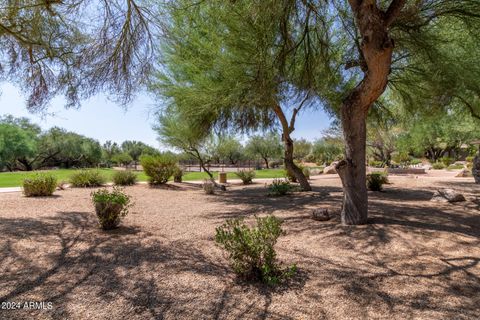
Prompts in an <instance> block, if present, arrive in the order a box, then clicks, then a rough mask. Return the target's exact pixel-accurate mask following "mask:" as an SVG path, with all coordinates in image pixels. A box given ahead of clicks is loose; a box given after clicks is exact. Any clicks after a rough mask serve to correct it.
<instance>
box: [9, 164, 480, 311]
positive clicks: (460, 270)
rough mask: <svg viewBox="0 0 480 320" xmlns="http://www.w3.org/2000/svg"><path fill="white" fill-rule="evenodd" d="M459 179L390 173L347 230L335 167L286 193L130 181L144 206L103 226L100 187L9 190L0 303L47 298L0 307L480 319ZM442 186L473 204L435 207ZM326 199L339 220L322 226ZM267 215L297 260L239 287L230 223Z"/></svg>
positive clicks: (475, 238) (469, 190)
mask: <svg viewBox="0 0 480 320" xmlns="http://www.w3.org/2000/svg"><path fill="white" fill-rule="evenodd" d="M452 176H453V173H449V172H447V171H444V172H443V173H435V174H433V175H430V174H429V175H428V176H418V177H416V176H405V177H392V178H391V182H392V184H390V185H388V186H387V187H386V188H385V192H372V193H370V202H369V207H370V223H369V224H368V225H365V226H357V227H343V226H341V225H340V224H339V217H338V211H339V206H340V203H341V197H342V191H341V188H340V181H339V179H338V177H337V176H336V175H329V176H318V177H314V179H313V180H312V183H313V185H314V191H313V192H306V193H301V194H293V195H290V196H287V197H283V198H273V197H266V193H267V192H266V190H265V188H264V185H263V184H261V183H258V184H255V185H252V186H249V187H243V186H239V185H234V186H231V187H230V188H229V189H228V191H227V192H224V193H220V194H217V195H213V196H207V195H205V194H203V191H202V190H201V189H199V186H198V185H195V184H188V183H183V184H178V185H171V186H168V187H164V188H155V189H154V188H149V187H148V186H146V185H137V186H134V187H128V188H126V192H127V193H129V194H130V195H131V196H132V197H133V199H134V201H135V206H134V207H133V209H132V211H131V213H130V214H129V215H128V216H127V217H126V218H125V220H124V221H123V224H122V226H121V227H120V228H119V229H117V230H114V231H111V232H103V231H101V230H99V229H98V227H97V224H96V219H95V216H94V213H93V208H92V205H91V203H90V200H89V199H90V197H89V196H90V192H91V191H92V190H91V189H67V190H64V191H57V192H56V193H55V194H56V196H55V197H51V198H25V197H23V196H22V195H21V193H5V194H0V250H1V257H2V258H1V259H0V275H1V279H0V302H21V303H22V306H23V303H24V302H25V301H36V302H42V301H43V302H51V303H52V308H51V309H48V305H45V309H41V310H37V309H36V308H30V309H20V310H5V308H6V307H7V305H6V304H2V306H1V307H2V308H3V309H1V308H0V319H212V318H220V319H259V318H260V319H479V318H480V294H479V292H480V265H479V261H480V200H479V199H480V197H479V196H480V186H479V185H475V184H474V183H473V179H467V178H452ZM439 186H443V187H445V186H448V187H451V188H454V189H456V190H459V191H461V192H463V193H464V194H465V196H466V198H467V201H466V202H464V203H460V204H444V203H436V202H431V201H429V199H430V198H431V196H432V194H433V192H434V191H435V188H437V187H439ZM318 207H325V208H329V209H330V210H331V211H333V212H334V213H337V215H336V216H335V217H334V219H332V220H330V221H328V222H317V221H313V220H311V219H310V218H309V214H310V211H311V209H313V208H318ZM267 213H274V214H275V215H276V216H278V217H281V218H282V219H283V220H284V225H283V227H284V229H285V230H286V235H285V236H283V237H282V238H281V239H280V241H279V243H278V244H277V249H278V253H279V259H280V260H281V261H282V263H284V264H293V263H296V264H297V266H298V268H299V272H298V274H297V275H296V276H295V277H294V278H293V279H292V280H291V281H290V282H288V283H287V284H285V285H282V286H279V287H276V288H265V287H262V286H260V285H254V284H247V283H242V282H240V281H238V280H237V279H236V278H235V276H234V274H233V273H232V271H231V270H230V268H229V267H228V263H227V260H226V257H225V254H224V253H223V252H222V250H221V249H219V248H218V247H216V246H215V245H214V242H213V235H214V233H215V227H216V226H218V225H220V224H221V223H222V222H223V221H224V220H225V219H226V218H232V217H246V218H247V219H249V220H251V219H252V218H253V215H255V214H258V215H262V214H267ZM36 307H38V305H37V306H36Z"/></svg>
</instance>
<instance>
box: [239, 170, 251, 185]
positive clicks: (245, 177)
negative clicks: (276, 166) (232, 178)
mask: <svg viewBox="0 0 480 320" xmlns="http://www.w3.org/2000/svg"><path fill="white" fill-rule="evenodd" d="M235 175H236V176H237V177H239V178H240V179H241V180H242V182H243V184H251V183H252V181H253V178H255V170H238V171H237V172H235Z"/></svg>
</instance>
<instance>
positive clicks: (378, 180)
mask: <svg viewBox="0 0 480 320" xmlns="http://www.w3.org/2000/svg"><path fill="white" fill-rule="evenodd" d="M385 183H388V177H387V175H386V174H384V173H381V172H373V173H370V174H367V188H368V190H371V191H382V189H383V185H384V184H385Z"/></svg>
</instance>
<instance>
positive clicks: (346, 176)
mask: <svg viewBox="0 0 480 320" xmlns="http://www.w3.org/2000/svg"><path fill="white" fill-rule="evenodd" d="M341 111H342V114H341V119H342V125H343V134H344V138H345V159H344V160H342V161H340V162H339V163H338V164H337V166H336V169H337V172H338V174H339V175H340V179H341V180H342V185H343V206H342V214H341V218H342V223H343V224H346V225H351V224H354V225H355V224H365V223H366V222H367V217H368V194H367V186H366V180H367V172H366V165H365V160H366V159H365V151H366V140H367V136H366V118H367V114H366V113H365V112H362V110H361V109H359V108H354V107H352V106H351V105H349V104H347V103H345V104H344V105H343V106H342V110H341Z"/></svg>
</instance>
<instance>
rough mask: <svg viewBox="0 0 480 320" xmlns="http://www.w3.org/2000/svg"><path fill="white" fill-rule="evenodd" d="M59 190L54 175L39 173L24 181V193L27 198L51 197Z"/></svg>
mask: <svg viewBox="0 0 480 320" xmlns="http://www.w3.org/2000/svg"><path fill="white" fill-rule="evenodd" d="M56 188H57V178H56V177H55V176H54V175H52V174H47V173H37V174H34V175H33V176H31V177H29V178H26V179H24V180H23V193H24V194H25V196H27V197H43V196H51V195H52V194H53V192H54V191H55V189H56Z"/></svg>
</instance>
